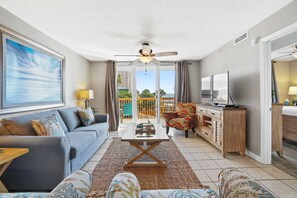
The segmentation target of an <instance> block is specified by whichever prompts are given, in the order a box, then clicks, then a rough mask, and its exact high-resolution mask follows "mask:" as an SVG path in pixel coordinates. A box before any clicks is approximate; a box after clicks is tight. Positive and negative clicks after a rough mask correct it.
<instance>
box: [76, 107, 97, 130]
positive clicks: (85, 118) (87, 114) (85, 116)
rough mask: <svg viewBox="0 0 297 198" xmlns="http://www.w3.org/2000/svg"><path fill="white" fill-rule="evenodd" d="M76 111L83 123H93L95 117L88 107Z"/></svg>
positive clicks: (87, 124) (86, 124)
mask: <svg viewBox="0 0 297 198" xmlns="http://www.w3.org/2000/svg"><path fill="white" fill-rule="evenodd" d="M77 113H78V116H79V118H80V120H81V122H82V123H83V125H85V126H89V125H91V124H93V123H95V117H94V114H93V112H92V110H91V108H90V107H89V108H87V109H84V110H77Z"/></svg>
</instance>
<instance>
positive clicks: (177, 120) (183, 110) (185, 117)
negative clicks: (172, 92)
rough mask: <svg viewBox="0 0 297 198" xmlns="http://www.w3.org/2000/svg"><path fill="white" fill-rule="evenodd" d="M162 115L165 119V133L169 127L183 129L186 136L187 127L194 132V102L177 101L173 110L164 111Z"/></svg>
mask: <svg viewBox="0 0 297 198" xmlns="http://www.w3.org/2000/svg"><path fill="white" fill-rule="evenodd" d="M163 116H164V118H165V121H166V133H167V134H168V132H169V127H172V128H176V129H178V130H183V131H185V135H186V138H187V137H188V129H192V130H193V132H194V133H195V130H194V127H195V124H196V105H195V104H194V103H181V102H178V103H177V105H176V111H175V112H164V113H163Z"/></svg>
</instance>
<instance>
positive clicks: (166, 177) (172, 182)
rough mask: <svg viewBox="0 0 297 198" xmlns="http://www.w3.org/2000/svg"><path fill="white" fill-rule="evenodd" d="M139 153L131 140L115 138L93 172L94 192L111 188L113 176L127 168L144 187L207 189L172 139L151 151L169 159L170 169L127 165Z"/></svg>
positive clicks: (144, 188)
mask: <svg viewBox="0 0 297 198" xmlns="http://www.w3.org/2000/svg"><path fill="white" fill-rule="evenodd" d="M139 152H140V151H139V150H137V149H136V148H134V147H133V146H131V145H130V144H129V143H127V142H121V140H120V138H115V139H114V140H113V141H112V143H111V144H110V145H109V147H108V149H107V151H106V153H105V154H104V156H103V157H102V159H101V160H100V162H99V163H98V165H97V166H96V168H95V169H94V171H93V184H92V188H91V191H90V192H92V191H93V192H94V191H97V192H98V191H100V192H105V191H107V189H108V186H109V184H110V182H111V180H112V178H113V177H114V176H115V175H116V174H117V173H120V172H124V171H129V172H132V173H134V174H135V175H136V177H137V178H138V180H139V183H140V187H141V189H142V190H149V189H186V188H204V186H203V185H202V184H201V183H200V181H199V180H198V178H197V176H196V175H195V173H194V171H193V170H192V168H191V167H190V165H189V164H188V162H187V160H186V159H185V158H184V156H183V155H182V154H181V152H180V151H179V149H178V148H177V146H176V145H175V143H174V142H173V141H172V140H170V141H167V142H162V143H161V144H160V145H158V146H157V147H156V148H154V149H153V150H152V151H150V152H151V153H152V154H153V155H155V156H156V157H157V158H159V159H160V160H162V161H165V163H166V165H167V168H159V167H137V168H134V167H133V168H123V166H124V165H125V164H126V162H127V161H128V160H129V159H131V158H132V157H134V156H136V155H137V154H138V153H139ZM148 159H150V158H148V157H146V158H145V157H143V158H141V160H145V161H148Z"/></svg>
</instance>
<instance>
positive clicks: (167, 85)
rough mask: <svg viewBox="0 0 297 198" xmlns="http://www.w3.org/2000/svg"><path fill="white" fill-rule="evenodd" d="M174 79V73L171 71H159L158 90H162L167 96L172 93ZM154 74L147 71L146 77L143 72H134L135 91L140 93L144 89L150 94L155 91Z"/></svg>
mask: <svg viewBox="0 0 297 198" xmlns="http://www.w3.org/2000/svg"><path fill="white" fill-rule="evenodd" d="M174 79H175V71H172V70H163V71H162V70H161V71H160V88H161V89H163V90H164V91H165V92H166V93H167V94H173V93H174ZM155 82H156V72H155V71H147V72H146V75H145V72H144V71H137V72H136V86H137V90H139V92H140V93H141V92H142V91H143V90H144V89H149V90H150V92H151V93H153V92H155V90H156V85H155Z"/></svg>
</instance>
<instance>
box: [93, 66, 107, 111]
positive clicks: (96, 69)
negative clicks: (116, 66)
mask: <svg viewBox="0 0 297 198" xmlns="http://www.w3.org/2000/svg"><path fill="white" fill-rule="evenodd" d="M106 66H107V64H106V62H91V67H90V68H91V69H90V84H91V85H90V87H91V89H93V90H94V99H93V100H91V101H90V105H91V107H95V108H96V109H97V110H98V112H99V113H105V79H106V78H105V77H106Z"/></svg>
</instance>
